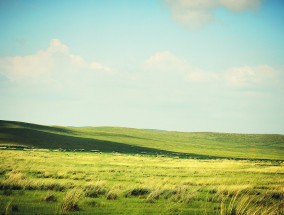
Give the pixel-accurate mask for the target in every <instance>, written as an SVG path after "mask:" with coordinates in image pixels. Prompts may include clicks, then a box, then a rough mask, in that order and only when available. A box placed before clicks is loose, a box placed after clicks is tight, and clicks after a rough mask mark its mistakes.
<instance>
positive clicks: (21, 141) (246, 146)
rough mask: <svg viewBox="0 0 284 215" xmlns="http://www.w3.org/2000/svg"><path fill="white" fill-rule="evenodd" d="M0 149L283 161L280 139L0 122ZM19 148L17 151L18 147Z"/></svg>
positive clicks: (283, 146)
mask: <svg viewBox="0 0 284 215" xmlns="http://www.w3.org/2000/svg"><path fill="white" fill-rule="evenodd" d="M0 145H2V146H7V145H10V146H11V145H14V146H16V145H17V146H26V147H35V148H44V149H59V148H61V149H66V150H75V149H77V150H78V149H84V150H86V151H90V150H98V151H101V152H114V151H115V152H120V153H124V154H137V153H139V154H141V153H144V154H152V155H153V154H163V155H167V156H169V155H171V156H180V157H192V158H193V157H195V158H205V159H208V158H234V159H271V160H284V135H277V134H231V133H210V132H170V131H158V130H143V129H133V128H121V127H82V128H76V127H59V126H42V125H35V124H29V123H22V122H12V121H0ZM18 148H21V147H18Z"/></svg>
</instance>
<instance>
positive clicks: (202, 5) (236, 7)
mask: <svg viewBox="0 0 284 215" xmlns="http://www.w3.org/2000/svg"><path fill="white" fill-rule="evenodd" d="M164 1H165V2H166V4H167V5H168V6H169V8H170V11H171V15H172V17H173V19H174V20H175V21H176V22H178V23H180V24H182V25H184V26H187V27H189V28H196V27H200V26H202V25H204V24H207V23H210V22H212V21H213V20H214V14H213V11H214V9H216V8H218V7H223V8H226V9H228V10H231V11H235V12H240V11H244V10H252V9H255V8H257V6H259V5H260V2H261V1H260V0H238V1H236V0H164Z"/></svg>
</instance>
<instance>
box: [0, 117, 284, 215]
mask: <svg viewBox="0 0 284 215" xmlns="http://www.w3.org/2000/svg"><path fill="white" fill-rule="evenodd" d="M0 146H1V149H0V214H27V215H33V214H74V215H75V214H141V215H142V214H143V215H144V214H196V215H198V214H202V215H208V214H216V215H217V214H221V215H236V214H238V215H251V214H260V215H267V214H268V215H281V214H284V177H283V176H284V162H283V160H284V151H283V147H284V136H283V135H270V134H262V135H261V134H228V133H206V132H199V133H198V132H194V133H190V132H187V133H185V132H168V131H156V130H142V129H132V128H120V127H84V128H75V127H58V126H42V125H35V124H29V123H22V122H11V121H0ZM94 151H95V152H96V153H95V152H94ZM98 152H100V153H98Z"/></svg>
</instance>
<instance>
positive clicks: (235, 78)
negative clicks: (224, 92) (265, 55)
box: [224, 65, 278, 87]
mask: <svg viewBox="0 0 284 215" xmlns="http://www.w3.org/2000/svg"><path fill="white" fill-rule="evenodd" d="M277 74H278V73H277V71H276V70H275V69H274V68H272V67H270V66H268V65H261V66H256V67H251V66H244V67H237V68H232V69H229V70H228V71H227V72H226V73H225V74H224V80H225V81H226V83H227V84H228V85H230V86H237V87H243V86H253V85H264V84H265V85H266V84H273V83H275V81H276V80H277Z"/></svg>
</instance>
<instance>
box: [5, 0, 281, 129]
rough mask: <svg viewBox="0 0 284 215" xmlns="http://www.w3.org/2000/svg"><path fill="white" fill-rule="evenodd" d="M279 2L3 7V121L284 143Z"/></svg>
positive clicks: (116, 1) (120, 1) (19, 2)
mask: <svg viewBox="0 0 284 215" xmlns="http://www.w3.org/2000/svg"><path fill="white" fill-rule="evenodd" d="M283 38H284V1H283V0H239V1H235V0H143V1H141V0H84V1H80V0H60V1H55V0H53V1H44V0H0V119H2V120H14V121H24V122H31V123H38V124H45V125H68V126H123V127H133V128H147V129H161V130H173V131H212V132H230V133H231V132H233V133H279V134H284V108H283V107H284V39H283Z"/></svg>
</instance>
